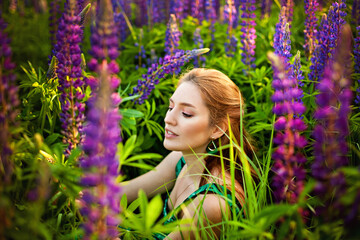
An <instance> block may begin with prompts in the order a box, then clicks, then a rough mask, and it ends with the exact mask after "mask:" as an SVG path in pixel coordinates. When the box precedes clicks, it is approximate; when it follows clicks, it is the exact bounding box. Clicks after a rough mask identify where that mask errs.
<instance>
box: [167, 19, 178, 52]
mask: <svg viewBox="0 0 360 240" xmlns="http://www.w3.org/2000/svg"><path fill="white" fill-rule="evenodd" d="M180 36H181V33H180V31H179V28H178V25H177V22H176V17H175V15H174V14H170V19H169V22H168V25H167V29H166V33H165V55H173V54H175V53H176V51H177V48H178V47H179V42H180Z"/></svg>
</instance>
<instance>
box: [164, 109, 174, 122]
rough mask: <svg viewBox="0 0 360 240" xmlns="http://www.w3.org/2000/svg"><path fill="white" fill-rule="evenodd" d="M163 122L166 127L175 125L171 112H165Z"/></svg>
mask: <svg viewBox="0 0 360 240" xmlns="http://www.w3.org/2000/svg"><path fill="white" fill-rule="evenodd" d="M164 122H165V123H166V124H168V125H176V117H175V112H174V111H173V110H172V111H167V113H166V116H165V119H164Z"/></svg>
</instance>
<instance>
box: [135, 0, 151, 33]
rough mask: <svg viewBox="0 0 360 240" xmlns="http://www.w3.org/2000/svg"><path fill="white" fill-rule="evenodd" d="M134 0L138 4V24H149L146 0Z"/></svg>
mask: <svg viewBox="0 0 360 240" xmlns="http://www.w3.org/2000/svg"><path fill="white" fill-rule="evenodd" d="M134 2H135V4H136V5H137V8H136V9H137V14H136V19H135V23H136V25H137V26H138V27H140V26H144V25H146V24H148V15H147V6H146V0H135V1H134Z"/></svg>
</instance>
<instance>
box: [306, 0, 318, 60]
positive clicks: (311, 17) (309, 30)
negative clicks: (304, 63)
mask: <svg viewBox="0 0 360 240" xmlns="http://www.w3.org/2000/svg"><path fill="white" fill-rule="evenodd" d="M304 8H305V15H306V18H305V29H304V33H305V44H304V48H305V51H306V53H307V55H308V56H311V55H312V53H313V51H314V49H315V40H316V35H317V30H316V27H317V21H318V19H317V17H316V13H317V12H318V10H319V3H318V1H317V0H305V6H304Z"/></svg>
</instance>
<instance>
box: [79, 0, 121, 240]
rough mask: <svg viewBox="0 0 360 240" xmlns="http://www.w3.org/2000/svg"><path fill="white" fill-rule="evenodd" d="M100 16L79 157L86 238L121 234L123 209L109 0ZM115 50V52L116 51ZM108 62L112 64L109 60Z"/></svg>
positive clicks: (103, 1)
mask: <svg viewBox="0 0 360 240" xmlns="http://www.w3.org/2000/svg"><path fill="white" fill-rule="evenodd" d="M99 6H100V9H99V15H98V16H97V19H96V23H95V27H94V28H93V29H92V37H91V39H92V43H93V45H92V51H91V52H92V54H93V57H94V58H93V59H92V62H91V63H89V65H91V69H93V70H94V71H95V72H96V73H97V76H98V79H97V82H98V83H99V84H98V85H99V87H98V88H95V89H94V91H95V92H96V94H95V96H94V97H92V98H91V99H90V100H89V112H88V114H87V120H88V123H87V125H86V126H85V128H84V133H85V140H84V143H83V145H82V147H83V150H84V152H85V154H86V156H84V157H83V158H82V159H81V160H80V166H81V167H82V169H83V170H84V176H83V177H82V178H81V184H82V185H83V186H85V187H86V188H85V189H84V190H83V196H82V199H81V202H82V205H83V207H82V208H81V210H80V212H81V214H82V215H83V216H84V219H85V221H84V223H83V229H84V230H85V234H84V239H94V238H96V239H113V238H115V237H117V236H118V230H117V225H118V224H119V219H118V215H119V212H120V209H119V207H120V202H119V201H120V190H121V189H120V186H119V185H118V184H117V182H116V178H117V176H118V174H119V172H118V167H119V163H118V160H117V159H118V158H117V157H116V152H117V145H118V143H119V142H120V141H121V135H120V128H119V121H120V119H121V116H120V115H119V110H118V107H117V106H118V105H119V103H120V101H121V99H120V97H119V95H118V94H117V93H116V92H114V91H115V89H116V88H117V87H118V85H119V84H120V80H119V79H118V78H117V77H116V75H115V74H116V73H118V71H119V67H118V65H117V63H116V62H115V61H114V58H116V56H117V54H118V53H117V50H118V49H117V47H116V46H115V45H116V44H115V42H116V43H117V42H118V41H117V37H116V33H115V30H116V29H115V25H114V20H113V11H112V7H111V2H110V0H101V1H100V5H99ZM115 51H116V52H115ZM108 61H109V63H108Z"/></svg>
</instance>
